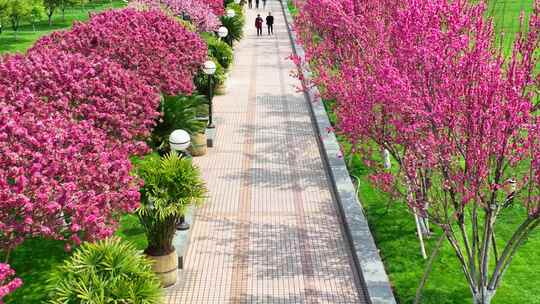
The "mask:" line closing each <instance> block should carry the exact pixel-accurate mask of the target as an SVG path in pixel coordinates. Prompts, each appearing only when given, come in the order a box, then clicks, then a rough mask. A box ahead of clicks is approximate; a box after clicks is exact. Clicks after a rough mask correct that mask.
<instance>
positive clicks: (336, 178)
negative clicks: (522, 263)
mask: <svg viewBox="0 0 540 304" xmlns="http://www.w3.org/2000/svg"><path fill="white" fill-rule="evenodd" d="M284 1H286V0H280V1H279V2H280V3H281V9H282V11H283V14H284V15H285V22H286V26H287V31H288V33H289V38H290V40H291V44H292V46H293V50H294V53H295V54H296V56H298V57H299V59H300V66H299V67H298V69H299V72H300V73H301V75H302V77H303V79H304V81H303V83H302V85H303V86H304V88H305V91H304V96H305V98H306V99H307V101H308V104H309V105H310V114H311V117H312V119H313V120H314V121H315V122H316V125H315V127H316V131H317V134H318V137H319V139H318V143H319V147H320V148H321V151H322V152H323V153H322V154H323V158H324V162H325V167H326V170H327V171H328V173H329V175H330V179H331V183H332V188H333V189H332V190H333V193H334V195H335V197H336V200H337V202H338V205H339V209H340V215H341V217H342V220H343V223H344V224H345V231H346V234H347V239H348V242H349V245H350V246H351V249H352V255H353V260H354V263H355V266H356V268H357V270H358V272H359V273H360V274H361V276H362V278H361V279H362V281H363V283H364V285H365V289H366V292H367V296H368V298H369V301H370V303H371V304H396V299H395V297H394V293H393V292H392V287H391V285H390V281H389V279H388V275H387V274H386V270H385V269H384V264H383V262H382V260H381V257H380V255H379V250H378V249H377V246H376V245H375V240H374V239H373V236H372V235H371V231H370V229H369V225H368V222H367V219H366V217H365V215H364V210H363V209H362V205H361V204H360V201H359V200H358V197H357V196H356V189H355V187H354V185H353V182H352V180H351V177H350V175H349V171H348V170H347V166H346V165H345V161H344V160H343V157H342V153H341V149H340V146H339V144H338V141H337V138H336V136H335V134H334V133H333V132H330V131H329V130H331V128H332V125H331V124H330V120H329V119H328V114H327V113H326V110H325V108H324V105H323V103H322V102H321V98H320V93H319V90H318V89H317V87H314V86H309V85H306V84H307V83H308V81H307V80H309V79H311V72H310V71H309V68H308V65H307V64H306V58H305V52H304V48H303V47H302V46H301V45H300V44H299V43H298V41H297V38H296V33H295V32H294V30H293V26H292V24H293V23H292V16H291V13H290V12H289V10H288V6H287V3H284Z"/></svg>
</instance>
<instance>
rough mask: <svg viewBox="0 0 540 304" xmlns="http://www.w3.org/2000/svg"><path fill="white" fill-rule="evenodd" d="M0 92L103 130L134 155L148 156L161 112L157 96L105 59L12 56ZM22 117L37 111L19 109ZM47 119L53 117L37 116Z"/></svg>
mask: <svg viewBox="0 0 540 304" xmlns="http://www.w3.org/2000/svg"><path fill="white" fill-rule="evenodd" d="M0 86H5V87H6V88H7V90H8V91H7V92H8V93H9V95H10V96H11V97H12V98H14V97H15V96H17V94H20V93H22V92H20V91H28V92H31V94H33V95H34V96H37V97H39V98H38V99H35V101H36V102H38V103H47V104H48V105H49V106H50V108H51V109H52V110H53V111H57V112H59V113H61V115H64V116H65V117H66V119H67V120H76V121H83V120H84V121H85V122H86V123H88V124H91V125H93V126H95V127H97V128H100V129H102V130H104V131H105V132H106V133H107V134H108V135H109V137H110V138H111V140H113V141H114V142H117V143H118V144H120V143H121V144H123V145H125V146H126V147H127V148H128V150H129V152H130V153H135V154H142V153H146V152H147V148H146V144H145V142H144V141H145V140H146V139H147V138H148V137H149V136H150V133H151V131H152V128H153V126H154V124H155V121H156V119H157V117H158V116H159V112H158V111H157V109H158V105H159V95H158V94H157V92H156V90H155V89H153V88H152V87H150V86H148V85H146V84H145V83H143V82H142V81H140V80H139V79H138V78H137V76H136V75H135V74H134V73H130V72H129V71H126V70H124V69H123V68H121V67H120V66H119V65H118V64H116V63H114V62H111V61H110V60H108V59H104V58H99V57H95V58H90V57H84V56H83V55H81V54H68V53H64V52H61V51H57V50H49V49H46V48H44V49H34V50H33V51H32V52H31V53H29V54H28V55H27V56H22V55H15V56H7V57H5V58H4V59H3V60H2V61H0ZM13 106H15V107H16V110H17V111H19V112H28V111H34V110H35V109H36V108H37V109H39V108H40V107H41V106H40V105H39V104H35V103H14V104H13ZM36 114H37V115H40V117H42V118H43V119H45V118H47V117H49V115H50V114H51V113H49V112H41V113H40V112H36Z"/></svg>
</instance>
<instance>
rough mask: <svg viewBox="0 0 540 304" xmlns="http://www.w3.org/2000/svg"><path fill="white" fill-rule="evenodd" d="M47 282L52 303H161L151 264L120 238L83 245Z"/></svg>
mask: <svg viewBox="0 0 540 304" xmlns="http://www.w3.org/2000/svg"><path fill="white" fill-rule="evenodd" d="M48 283H49V284H48V286H49V287H48V288H49V290H50V298H51V300H50V303H51V304H102V303H103V304H104V303H140V304H158V303H162V290H161V286H160V282H159V280H158V279H157V277H156V275H155V274H154V273H153V271H152V269H151V263H150V261H148V260H146V258H145V257H144V255H143V254H141V253H140V252H139V251H138V250H136V249H135V247H134V246H133V245H132V244H130V243H127V242H123V241H121V240H120V239H119V238H110V239H106V240H102V241H99V242H97V243H84V244H83V245H82V246H81V247H80V248H78V249H77V250H76V251H75V253H74V254H73V256H72V257H71V258H69V259H68V260H66V261H65V262H64V264H63V265H61V266H60V267H58V268H57V269H56V270H55V271H54V272H53V273H52V275H51V278H50V279H49V282H48Z"/></svg>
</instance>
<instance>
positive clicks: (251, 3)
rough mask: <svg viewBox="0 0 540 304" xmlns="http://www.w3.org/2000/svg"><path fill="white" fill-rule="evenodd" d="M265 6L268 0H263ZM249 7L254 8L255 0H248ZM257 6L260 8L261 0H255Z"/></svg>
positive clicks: (264, 6)
mask: <svg viewBox="0 0 540 304" xmlns="http://www.w3.org/2000/svg"><path fill="white" fill-rule="evenodd" d="M262 2H263V8H266V0H262ZM248 7H249V8H253V0H248ZM255 8H257V9H259V0H255Z"/></svg>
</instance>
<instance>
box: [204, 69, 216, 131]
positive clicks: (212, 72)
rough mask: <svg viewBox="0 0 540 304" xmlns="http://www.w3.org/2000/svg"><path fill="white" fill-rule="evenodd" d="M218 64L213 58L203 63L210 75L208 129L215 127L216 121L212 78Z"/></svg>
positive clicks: (205, 71) (205, 70) (207, 73)
mask: <svg viewBox="0 0 540 304" xmlns="http://www.w3.org/2000/svg"><path fill="white" fill-rule="evenodd" d="M216 68H217V67H216V64H215V63H214V62H213V61H212V60H207V61H206V62H205V63H204V65H203V73H204V74H206V75H207V76H208V126H207V128H208V129H213V128H215V126H214V122H213V120H212V114H213V111H212V99H213V98H214V94H213V88H212V78H213V75H214V73H215V72H216Z"/></svg>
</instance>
